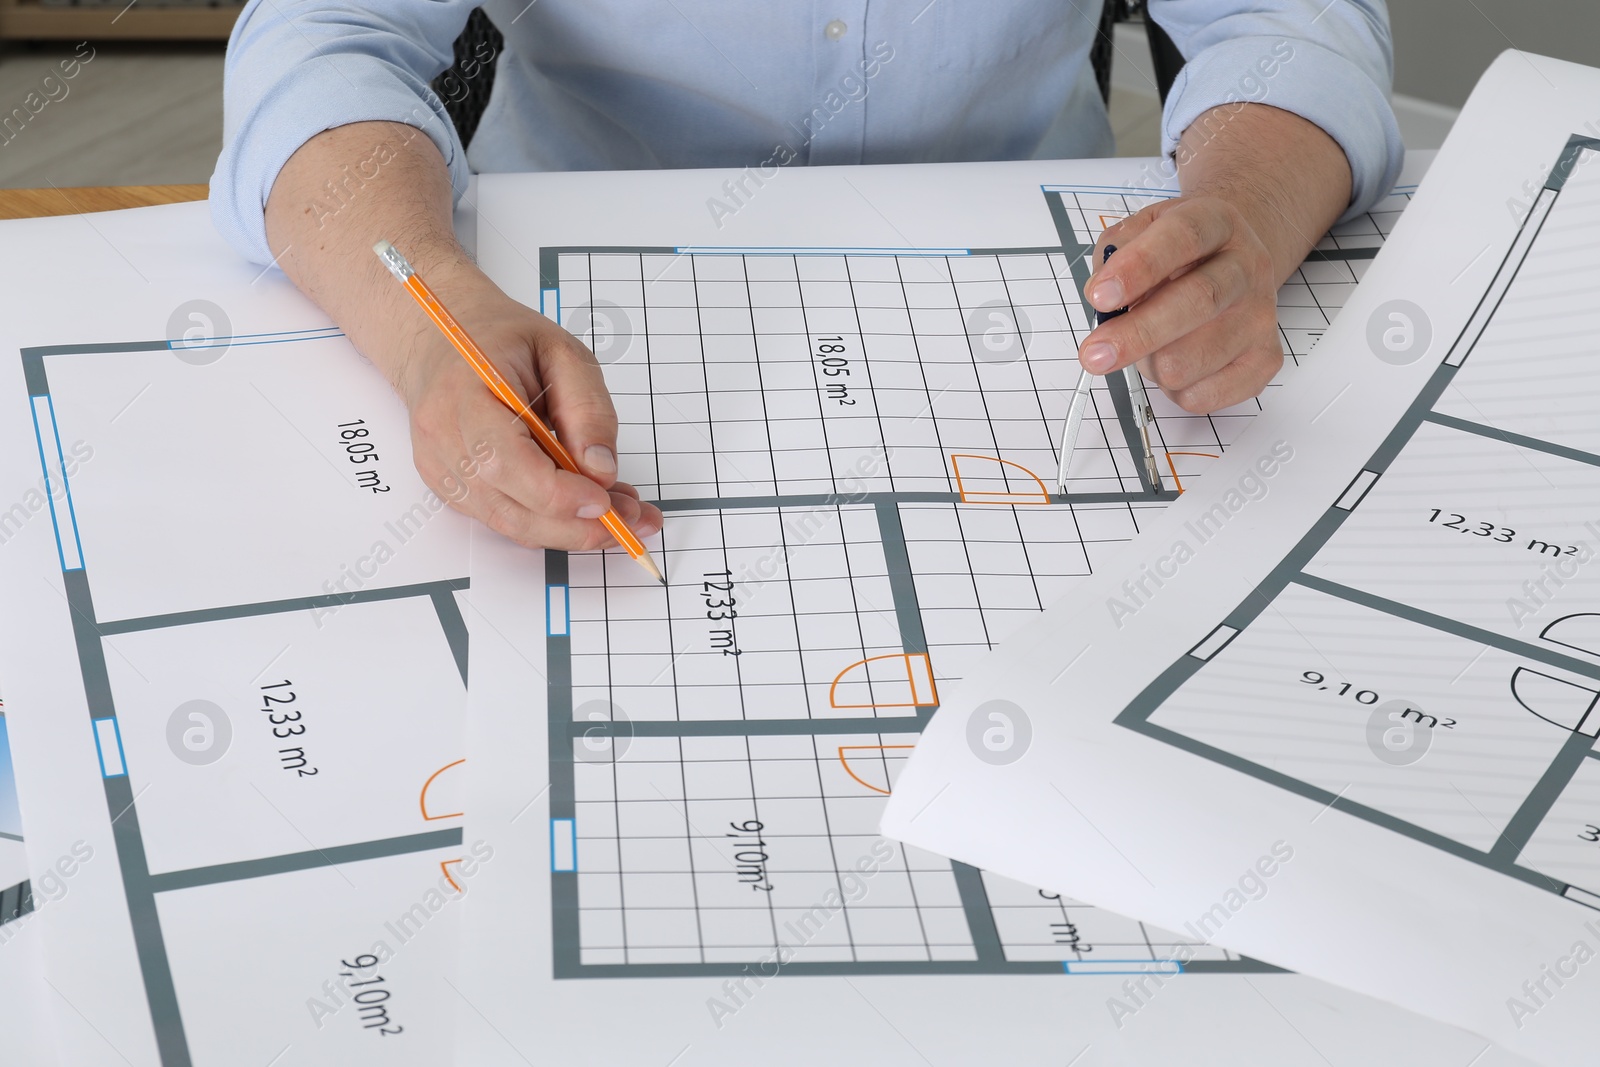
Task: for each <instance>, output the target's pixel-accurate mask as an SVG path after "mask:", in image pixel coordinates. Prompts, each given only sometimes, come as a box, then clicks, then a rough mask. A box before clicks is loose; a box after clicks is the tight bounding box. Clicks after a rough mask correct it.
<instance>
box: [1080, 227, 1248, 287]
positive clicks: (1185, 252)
mask: <svg viewBox="0 0 1600 1067" xmlns="http://www.w3.org/2000/svg"><path fill="white" fill-rule="evenodd" d="M1163 206H1164V205H1158V207H1156V208H1151V209H1149V210H1150V214H1151V217H1152V220H1153V221H1151V222H1150V223H1149V225H1147V226H1144V227H1143V228H1142V229H1139V230H1138V232H1135V233H1134V234H1133V236H1132V237H1131V238H1129V239H1127V240H1126V241H1123V240H1118V241H1115V242H1114V243H1115V244H1116V246H1117V254H1116V255H1114V256H1112V257H1111V261H1110V262H1109V263H1105V264H1103V265H1101V266H1100V268H1099V269H1098V270H1097V271H1095V274H1094V277H1093V278H1091V279H1090V281H1089V291H1088V293H1087V294H1086V295H1087V296H1088V297H1089V303H1090V304H1092V305H1093V306H1094V307H1095V309H1096V310H1098V311H1115V310H1116V309H1117V308H1119V307H1124V306H1126V305H1128V304H1132V303H1134V302H1135V301H1138V300H1141V299H1143V298H1144V296H1145V295H1146V294H1147V293H1149V292H1150V291H1151V290H1152V289H1154V288H1155V287H1156V286H1158V285H1160V284H1161V283H1162V282H1164V281H1166V280H1167V279H1168V278H1170V277H1172V275H1174V274H1175V273H1177V272H1178V271H1179V270H1181V269H1182V268H1184V267H1186V266H1188V265H1190V264H1192V263H1194V262H1195V261H1196V260H1200V259H1204V258H1205V257H1207V256H1209V255H1211V254H1212V253H1213V252H1215V251H1216V250H1217V249H1219V248H1221V247H1222V246H1223V245H1224V244H1225V243H1227V241H1228V239H1229V238H1230V237H1231V236H1232V234H1233V231H1234V221H1233V219H1232V218H1231V217H1230V216H1229V215H1228V214H1227V212H1225V211H1223V210H1220V209H1219V208H1218V207H1216V206H1215V205H1213V204H1211V203H1209V202H1205V201H1199V202H1197V201H1192V200H1176V201H1173V202H1172V204H1171V206H1170V207H1167V208H1166V210H1160V208H1161V207H1163ZM1129 229H1130V230H1132V229H1135V227H1133V226H1130V227H1129Z"/></svg>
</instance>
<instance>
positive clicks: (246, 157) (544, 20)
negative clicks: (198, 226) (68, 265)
mask: <svg viewBox="0 0 1600 1067" xmlns="http://www.w3.org/2000/svg"><path fill="white" fill-rule="evenodd" d="M475 6H478V5H476V4H474V3H472V2H470V0H372V2H370V3H348V2H345V3H341V2H337V0H251V3H250V4H249V5H248V6H247V7H246V8H245V9H244V11H243V12H242V13H241V15H240V17H239V21H238V24H237V25H236V26H235V27H234V31H233V37H232V39H231V40H230V41H229V44H228V60H227V82H226V88H225V99H226V115H225V121H224V132H223V141H224V144H223V150H222V155H221V157H220V158H219V159H218V161H217V170H216V173H215V174H214V175H213V176H212V179H211V205H212V213H213V216H214V218H215V220H216V224H217V228H218V229H219V230H220V231H221V232H222V234H223V236H224V237H226V238H227V239H228V240H229V241H230V242H231V243H232V244H233V245H234V246H235V247H236V248H238V249H239V250H240V251H241V252H243V253H244V254H245V255H247V256H249V257H250V258H251V259H253V260H255V261H256V262H258V263H267V262H269V261H270V260H271V258H272V256H271V253H270V252H269V251H268V248H267V241H266V233H265V226H264V223H263V216H262V211H263V206H264V205H265V203H266V200H267V194H268V193H269V192H271V190H272V183H273V182H274V181H275V180H276V178H277V176H278V171H279V170H280V169H281V168H282V167H283V164H284V163H285V162H286V161H287V160H288V158H289V157H290V156H291V155H292V154H293V153H294V151H295V150H296V149H297V148H299V147H300V146H301V145H302V144H304V143H305V142H306V141H307V140H309V139H310V138H311V137H313V136H315V135H316V134H317V133H319V132H321V131H322V130H326V129H331V128H333V127H335V126H341V125H344V124H346V123H351V122H360V121H364V120H379V119H383V120H389V121H393V122H402V123H408V124H410V125H413V126H416V127H419V128H421V129H422V130H424V131H425V132H426V133H427V135H428V136H429V137H431V138H432V139H433V142H434V143H435V144H436V145H437V146H438V148H439V151H440V152H441V153H442V154H443V156H444V158H445V161H446V162H447V163H448V165H449V168H450V177H451V181H452V183H453V184H454V187H455V191H456V196H457V197H458V198H459V197H460V196H461V194H462V193H463V191H464V190H465V187H466V180H467V175H468V174H469V173H470V172H472V171H478V172H488V171H538V170H624V169H641V168H652V167H731V168H743V167H747V166H755V167H762V166H770V165H771V164H774V163H777V164H841V163H901V162H934V161H945V160H990V159H1027V158H1069V157H1082V156H1103V155H1109V154H1110V153H1111V150H1112V148H1113V144H1112V136H1111V129H1110V126H1109V124H1108V122H1107V119H1106V110H1105V106H1104V104H1103V103H1102V101H1101V98H1100V94H1099V91H1098V89H1097V88H1096V85H1095V79H1094V71H1093V68H1092V67H1091V65H1090V62H1089V47H1090V45H1091V44H1092V43H1093V41H1094V37H1095V34H1096V32H1097V29H1098V20H1099V13H1100V6H1101V2H1100V0H981V2H980V0H789V2H776V0H768V2H765V3H763V2H760V0H536V2H530V0H491V2H490V3H488V4H486V5H484V6H485V9H486V12H487V13H488V15H489V16H490V18H491V19H492V20H493V21H494V23H495V25H496V26H498V27H499V28H500V30H501V31H502V32H503V33H504V34H505V38H506V44H505V49H504V53H503V54H502V55H501V56H500V57H499V58H498V61H497V65H496V68H495V80H494V91H493V95H492V97H491V98H490V101H489V106H488V110H487V112H486V113H485V115H484V118H483V122H482V125H481V126H479V128H478V132H477V134H476V135H475V136H474V138H473V141H472V148H471V150H470V152H469V151H464V150H463V148H462V145H461V141H460V138H459V137H458V136H457V135H456V131H455V127H454V126H453V125H452V124H451V123H450V121H449V119H448V118H447V117H445V114H444V111H443V107H442V104H441V102H440V100H439V99H438V97H437V96H436V95H435V94H434V93H433V92H432V91H431V90H430V89H429V88H428V82H429V81H430V80H431V79H432V78H433V77H435V76H436V75H438V74H439V73H440V72H441V71H443V70H444V69H445V68H446V67H448V66H449V65H450V63H451V61H452V58H453V57H452V51H451V48H452V43H453V42H454V40H455V38H456V37H457V36H459V35H460V33H461V30H462V28H463V26H464V25H465V23H466V20H467V16H468V13H469V12H470V11H471V9H472V8H473V7H475ZM1149 8H1150V14H1151V16H1152V17H1153V18H1154V19H1155V20H1156V21H1157V22H1159V23H1160V24H1161V25H1162V26H1163V27H1164V28H1165V29H1166V30H1167V32H1168V33H1169V34H1170V35H1171V36H1172V38H1173V40H1174V41H1175V42H1176V43H1177V45H1178V48H1179V50H1180V51H1182V52H1183V54H1184V56H1185V57H1186V63H1185V65H1184V68H1183V71H1182V73H1181V74H1180V75H1179V77H1178V80H1177V83H1176V84H1175V85H1174V86H1173V88H1172V92H1171V94H1170V95H1169V97H1168V99H1167V103H1166V108H1165V112H1164V114H1163V116H1162V139H1163V151H1164V152H1166V153H1168V154H1169V155H1170V154H1171V153H1172V152H1173V150H1174V148H1175V146H1176V144H1177V141H1178V138H1179V136H1180V135H1182V133H1183V132H1184V130H1185V129H1187V128H1188V127H1189V125H1190V124H1191V123H1192V122H1194V120H1195V119H1196V118H1197V117H1199V116H1200V115H1201V114H1202V113H1204V112H1206V111H1207V110H1209V109H1211V108H1212V107H1215V106H1218V105H1221V104H1227V103H1232V102H1235V101H1255V102H1260V103H1265V104H1270V105H1272V106H1274V107H1279V108H1282V109H1284V110H1286V111H1291V112H1294V113H1295V114H1298V115H1301V116H1303V117H1305V118H1306V119H1308V120H1310V121H1311V122H1314V123H1316V124H1317V125H1318V126H1320V127H1321V128H1322V129H1324V130H1326V131H1327V132H1328V133H1329V134H1330V135H1331V136H1332V137H1333V138H1334V140H1335V141H1337V142H1338V143H1339V145H1340V146H1341V147H1343V149H1344V151H1345V155H1346V156H1347V157H1348V158H1349V160H1350V168H1351V171H1352V173H1353V175H1354V178H1355V186H1354V193H1353V195H1352V198H1351V205H1350V208H1351V213H1352V214H1353V213H1355V212H1358V211H1361V210H1364V209H1365V208H1366V207H1367V206H1368V205H1370V204H1371V203H1372V202H1373V201H1374V200H1376V199H1377V197H1379V196H1380V195H1382V194H1383V193H1385V192H1386V191H1387V190H1388V189H1389V187H1390V185H1391V184H1392V183H1393V181H1394V179H1395V176H1396V175H1397V174H1398V172H1399V168H1400V163H1401V159H1402V156H1403V147H1402V145H1401V141H1400V133H1399V129H1398V128H1397V126H1396V125H1395V119H1394V113H1393V112H1392V111H1391V109H1390V107H1389V102H1388V91H1389V87H1390V83H1391V80H1392V74H1393V53H1392V48H1391V44H1390V38H1389V23H1388V10H1387V8H1386V7H1385V4H1384V0H1150V4H1149ZM1121 61H1122V62H1127V60H1125V59H1124V60H1121ZM375 166H376V164H371V165H369V169H371V168H372V167H375ZM1168 173H1169V174H1170V173H1171V172H1170V170H1169V172H1168Z"/></svg>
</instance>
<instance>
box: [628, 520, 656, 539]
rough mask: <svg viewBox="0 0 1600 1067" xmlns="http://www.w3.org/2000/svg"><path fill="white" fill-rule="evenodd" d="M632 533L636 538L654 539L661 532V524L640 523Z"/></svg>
mask: <svg viewBox="0 0 1600 1067" xmlns="http://www.w3.org/2000/svg"><path fill="white" fill-rule="evenodd" d="M633 532H634V534H635V535H636V536H638V537H654V536H655V535H656V534H658V533H660V532H661V524H660V523H657V522H641V523H640V524H639V525H638V527H637V528H636V529H635V530H634V531H633Z"/></svg>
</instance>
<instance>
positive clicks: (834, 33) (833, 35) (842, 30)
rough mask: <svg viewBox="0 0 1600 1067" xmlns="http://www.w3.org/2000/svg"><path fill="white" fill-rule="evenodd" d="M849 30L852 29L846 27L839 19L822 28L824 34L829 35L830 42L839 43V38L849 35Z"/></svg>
mask: <svg viewBox="0 0 1600 1067" xmlns="http://www.w3.org/2000/svg"><path fill="white" fill-rule="evenodd" d="M849 30H850V27H849V26H846V25H845V24H844V23H842V22H840V21H839V20H838V19H834V20H833V21H832V22H830V23H828V24H827V25H826V26H824V27H823V28H822V32H823V33H825V34H827V35H828V40H830V41H837V40H838V39H839V38H841V37H843V36H844V35H845V34H846V33H848V32H849Z"/></svg>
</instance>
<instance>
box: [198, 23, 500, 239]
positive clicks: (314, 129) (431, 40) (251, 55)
mask: <svg viewBox="0 0 1600 1067" xmlns="http://www.w3.org/2000/svg"><path fill="white" fill-rule="evenodd" d="M474 6H476V5H475V4H474V3H471V2H469V0H383V3H382V4H381V5H380V4H371V5H366V4H351V3H330V2H328V0H320V2H319V0H251V3H249V4H248V5H247V6H246V7H245V9H244V10H243V11H242V12H241V13H240V15H239V20H238V22H237V23H236V24H235V25H234V29H233V34H232V36H231V37H230V38H229V40H228V56H227V63H226V68H225V81H224V87H223V133H222V139H223V146H222V154H221V155H220V156H219V157H218V159H217V168H216V171H215V173H213V174H212V176H211V215H212V220H213V222H214V223H215V225H216V227H217V229H218V231H219V232H220V233H221V234H222V236H223V237H224V238H225V239H226V240H227V241H228V243H229V244H231V245H232V246H233V247H234V248H236V249H238V250H239V251H240V252H241V253H243V254H244V255H245V256H247V257H248V258H250V259H251V260H254V261H255V262H257V263H263V264H265V263H270V262H271V261H272V252H271V250H270V249H269V248H268V246H267V235H266V221H265V215H264V210H265V207H266V203H267V196H268V194H269V193H271V192H272V186H273V183H274V182H275V181H276V180H277V178H278V172H279V171H280V170H282V169H283V165H284V163H286V162H287V161H288V159H289V157H290V156H292V155H293V154H294V153H295V151H296V150H297V149H299V147H300V146H301V145H303V144H305V143H306V142H307V141H309V140H310V139H311V138H312V137H315V136H316V135H317V134H319V133H321V132H322V131H323V130H330V129H333V128H334V127H336V126H344V125H347V124H349V123H352V122H369V121H389V122H399V123H405V124H407V125H410V126H414V127H416V128H418V129H419V130H422V131H423V132H424V133H426V134H427V135H428V136H429V137H430V138H432V140H433V143H434V144H435V145H437V146H438V148H439V152H440V154H441V155H443V156H444V159H445V162H446V163H447V164H448V165H449V168H450V180H451V184H452V185H453V186H454V188H455V194H456V196H457V197H458V198H459V197H460V196H461V195H462V193H463V192H464V191H465V190H466V183H467V175H468V170H467V162H466V153H465V151H464V150H463V148H462V145H461V140H460V138H459V137H458V136H457V134H456V129H455V125H454V124H453V123H452V122H451V121H450V119H449V117H448V115H446V113H445V111H444V105H443V103H442V102H441V101H440V100H439V98H438V96H437V95H435V94H434V92H433V90H432V89H430V88H429V87H428V82H429V81H430V80H431V79H432V78H434V77H435V76H437V75H438V74H439V73H440V72H441V71H443V70H444V69H445V68H446V67H448V66H449V65H450V63H451V60H452V58H453V52H452V46H453V44H454V42H455V39H456V37H457V36H459V35H460V33H461V30H462V28H463V27H464V26H465V25H466V21H467V16H468V15H469V14H470V13H471V10H472V8H473V7H474Z"/></svg>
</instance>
